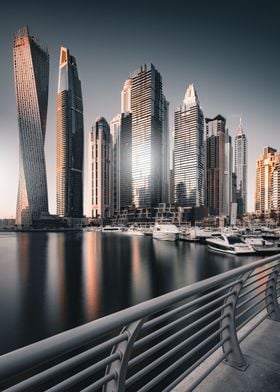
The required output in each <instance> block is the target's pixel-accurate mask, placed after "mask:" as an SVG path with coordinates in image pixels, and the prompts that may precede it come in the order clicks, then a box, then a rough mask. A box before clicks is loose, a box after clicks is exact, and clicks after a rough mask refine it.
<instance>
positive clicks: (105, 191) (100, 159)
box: [88, 117, 111, 223]
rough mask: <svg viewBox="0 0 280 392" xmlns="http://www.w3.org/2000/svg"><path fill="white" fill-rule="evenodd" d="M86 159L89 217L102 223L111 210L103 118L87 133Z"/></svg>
mask: <svg viewBox="0 0 280 392" xmlns="http://www.w3.org/2000/svg"><path fill="white" fill-rule="evenodd" d="M88 158H89V159H88V191H89V194H88V198H89V216H90V217H91V218H99V219H100V220H101V223H102V221H103V220H104V219H106V218H108V217H109V216H110V209H111V206H110V192H111V189H110V187H111V172H110V161H111V135H110V127H109V124H108V123H107V121H106V119H105V118H104V117H98V118H97V119H96V120H95V124H94V125H93V127H92V129H91V131H90V133H89V144H88Z"/></svg>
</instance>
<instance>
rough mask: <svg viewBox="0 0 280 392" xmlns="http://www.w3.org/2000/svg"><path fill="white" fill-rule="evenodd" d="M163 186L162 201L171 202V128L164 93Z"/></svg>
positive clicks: (167, 103) (167, 104)
mask: <svg viewBox="0 0 280 392" xmlns="http://www.w3.org/2000/svg"><path fill="white" fill-rule="evenodd" d="M161 157H162V163H161V167H162V187H161V201H162V202H163V203H170V202H171V201H170V129H169V102H168V101H167V99H166V98H165V96H164V95H162V156H161Z"/></svg>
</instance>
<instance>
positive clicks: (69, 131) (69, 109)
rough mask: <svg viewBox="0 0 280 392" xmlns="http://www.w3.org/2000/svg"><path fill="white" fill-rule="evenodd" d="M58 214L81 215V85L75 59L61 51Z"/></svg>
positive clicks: (57, 171) (58, 115)
mask: <svg viewBox="0 0 280 392" xmlns="http://www.w3.org/2000/svg"><path fill="white" fill-rule="evenodd" d="M56 159H57V165H56V206H57V207H56V208H57V215H59V216H62V217H73V218H80V217H82V216H83V159H84V120H83V100H82V89H81V82H80V80H79V76H78V69H77V63H76V59H75V57H73V56H71V55H70V53H69V50H68V49H66V48H63V47H62V48H61V50H60V61H59V80H58V92H57V144H56Z"/></svg>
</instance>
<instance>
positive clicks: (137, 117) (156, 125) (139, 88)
mask: <svg viewBox="0 0 280 392" xmlns="http://www.w3.org/2000/svg"><path fill="white" fill-rule="evenodd" d="M162 102H163V97H162V80H161V75H160V73H159V72H158V71H157V70H156V68H155V67H154V65H153V64H150V65H148V66H147V65H144V66H141V67H140V68H139V69H138V70H137V71H135V72H134V73H133V74H132V75H131V114H132V199H133V203H134V204H135V206H136V207H153V206H156V205H157V204H158V203H160V202H161V200H162V133H163V110H162Z"/></svg>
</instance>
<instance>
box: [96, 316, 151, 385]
mask: <svg viewBox="0 0 280 392" xmlns="http://www.w3.org/2000/svg"><path fill="white" fill-rule="evenodd" d="M144 322H145V319H142V320H138V321H135V322H133V323H131V324H129V325H127V326H125V327H124V328H123V329H122V331H121V334H127V336H128V339H127V340H125V341H122V342H120V343H119V344H118V345H116V346H114V347H113V349H112V354H113V353H115V352H116V351H118V352H119V353H120V354H121V358H120V359H117V360H115V361H114V362H112V363H111V364H110V365H108V366H107V368H106V374H108V373H111V372H114V373H115V374H116V377H115V379H113V380H111V381H109V382H108V383H107V384H106V385H105V386H104V387H103V392H124V390H125V379H126V373H127V365H128V361H129V358H130V354H131V352H132V349H133V344H134V342H135V340H136V338H137V336H138V334H139V332H140V330H141V328H142V325H143V323H144Z"/></svg>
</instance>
